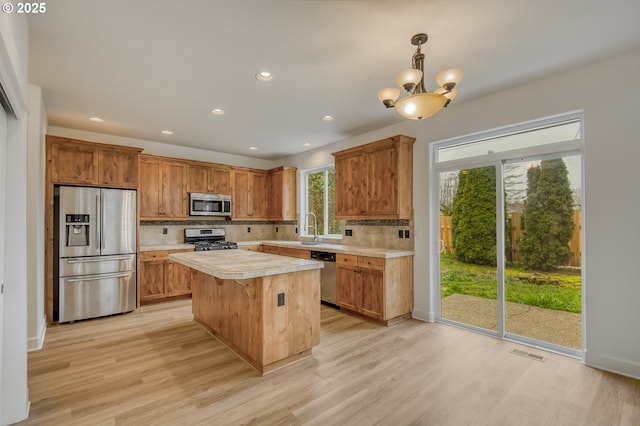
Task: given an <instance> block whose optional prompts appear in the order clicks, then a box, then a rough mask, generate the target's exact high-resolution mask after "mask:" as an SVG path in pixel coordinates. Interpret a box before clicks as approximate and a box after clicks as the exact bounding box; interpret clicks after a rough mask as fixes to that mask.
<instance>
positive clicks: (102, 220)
mask: <svg viewBox="0 0 640 426" xmlns="http://www.w3.org/2000/svg"><path fill="white" fill-rule="evenodd" d="M100 194H101V195H100V204H101V207H102V209H101V211H100V249H104V240H105V238H104V218H105V216H106V214H107V212H106V211H105V205H104V204H105V203H104V193H103V192H102V191H100Z"/></svg>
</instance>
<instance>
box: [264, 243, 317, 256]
mask: <svg viewBox="0 0 640 426" xmlns="http://www.w3.org/2000/svg"><path fill="white" fill-rule="evenodd" d="M262 252H263V253H270V254H279V255H280V256H289V257H297V258H300V259H309V258H311V251H310V250H305V249H298V248H292V247H280V246H267V245H263V246H262Z"/></svg>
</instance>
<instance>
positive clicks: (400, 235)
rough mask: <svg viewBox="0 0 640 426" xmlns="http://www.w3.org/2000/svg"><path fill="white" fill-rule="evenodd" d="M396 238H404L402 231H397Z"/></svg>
mask: <svg viewBox="0 0 640 426" xmlns="http://www.w3.org/2000/svg"><path fill="white" fill-rule="evenodd" d="M398 238H404V232H402V229H401V230H399V231H398Z"/></svg>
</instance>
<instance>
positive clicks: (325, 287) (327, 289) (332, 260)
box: [311, 250, 337, 307]
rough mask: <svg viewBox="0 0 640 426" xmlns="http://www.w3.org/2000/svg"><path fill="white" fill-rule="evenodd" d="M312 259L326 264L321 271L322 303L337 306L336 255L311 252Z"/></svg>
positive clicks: (324, 252)
mask: <svg viewBox="0 0 640 426" xmlns="http://www.w3.org/2000/svg"><path fill="white" fill-rule="evenodd" d="M311 259H313V260H318V261H322V262H324V268H322V269H321V270H320V301H321V302H322V303H323V304H325V305H329V306H333V307H337V306H336V254H335V253H329V252H326V251H315V250H312V251H311Z"/></svg>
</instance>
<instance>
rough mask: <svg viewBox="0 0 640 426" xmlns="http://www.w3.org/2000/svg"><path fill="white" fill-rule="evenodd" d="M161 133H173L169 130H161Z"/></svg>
mask: <svg viewBox="0 0 640 426" xmlns="http://www.w3.org/2000/svg"><path fill="white" fill-rule="evenodd" d="M161 133H162V134H163V135H172V134H173V132H172V131H171V130H163V131H162V132H161Z"/></svg>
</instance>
